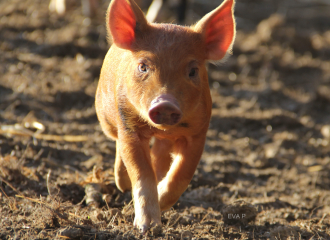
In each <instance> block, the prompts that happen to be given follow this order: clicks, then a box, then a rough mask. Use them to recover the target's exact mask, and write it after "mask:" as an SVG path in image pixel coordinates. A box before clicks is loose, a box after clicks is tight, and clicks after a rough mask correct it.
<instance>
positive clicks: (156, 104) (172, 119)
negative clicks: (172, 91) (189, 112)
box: [149, 96, 182, 125]
mask: <svg viewBox="0 0 330 240" xmlns="http://www.w3.org/2000/svg"><path fill="white" fill-rule="evenodd" d="M149 117H150V119H151V121H153V122H154V123H156V124H163V125H175V124H177V123H178V122H179V121H180V119H181V117H182V112H181V110H180V108H179V107H178V106H177V104H176V101H175V100H173V99H172V98H171V97H167V96H165V97H159V98H156V99H155V100H153V101H152V102H151V107H150V109H149Z"/></svg>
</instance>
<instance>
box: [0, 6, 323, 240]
mask: <svg viewBox="0 0 330 240" xmlns="http://www.w3.org/2000/svg"><path fill="white" fill-rule="evenodd" d="M219 2H220V1H200V0H194V1H190V5H189V11H188V17H187V24H188V23H191V22H193V21H195V20H197V19H198V18H199V17H201V16H202V15H203V14H205V13H206V12H208V11H209V10H211V9H213V8H214V7H216V6H217V5H218V4H219ZM107 5H108V1H104V2H102V4H101V6H100V9H99V15H98V16H97V17H95V18H93V19H88V18H85V17H84V16H82V14H81V9H80V5H79V1H77V2H75V1H70V6H69V9H68V12H67V14H66V15H65V16H63V17H60V16H57V15H56V14H53V13H49V11H48V1H43V0H4V1H1V2H0V62H1V65H0V239H330V213H329V211H330V142H329V141H330V15H329V12H330V4H329V2H328V1H322V0H311V1H302V0H301V1H294V0H288V1H276V0H268V1H266V0H264V1H262V0H251V1H247V0H238V1H237V4H236V11H235V14H236V19H237V29H238V32H237V37H236V42H235V45H234V49H233V56H230V57H229V58H228V60H227V62H226V63H224V64H220V66H218V67H216V66H213V65H209V77H210V81H209V82H210V88H211V93H212V97H213V114H212V119H211V123H210V129H209V131H208V133H207V141H206V145H205V152H204V154H203V156H202V159H201V162H200V164H199V166H198V169H197V170H196V174H195V176H194V178H193V180H192V181H191V184H190V185H189V187H188V189H187V191H186V192H185V193H184V194H183V196H182V197H181V198H180V200H179V202H178V203H177V204H175V205H174V207H173V208H172V209H171V210H170V211H167V212H164V213H163V215H162V222H163V228H159V227H154V228H152V229H150V231H149V232H148V233H147V234H146V235H141V234H140V233H139V232H138V231H137V230H136V229H134V228H133V224H132V222H133V218H134V212H133V208H132V203H131V196H130V193H126V194H123V193H121V192H119V191H118V190H117V189H116V187H115V185H114V179H113V174H112V170H113V163H114V156H115V143H114V142H112V141H110V140H108V139H106V137H105V136H104V135H103V133H102V131H101V128H100V126H99V124H98V121H97V118H96V115H95V108H94V94H95V89H96V86H97V82H98V77H99V72H100V68H101V65H102V61H103V58H104V56H105V53H106V51H107V49H108V44H107V42H106V32H105V27H104V25H105V24H104V13H105V10H106V8H107ZM163 15H164V16H165V15H166V14H165V13H164V14H163ZM166 21H173V18H171V17H170V18H167V19H166ZM86 202H87V203H86Z"/></svg>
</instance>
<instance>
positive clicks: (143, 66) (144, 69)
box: [139, 63, 148, 73]
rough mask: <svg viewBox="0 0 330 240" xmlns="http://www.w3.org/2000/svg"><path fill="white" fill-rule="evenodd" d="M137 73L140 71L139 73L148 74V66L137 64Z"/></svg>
mask: <svg viewBox="0 0 330 240" xmlns="http://www.w3.org/2000/svg"><path fill="white" fill-rule="evenodd" d="M139 71H140V72H141V73H146V72H148V66H147V65H146V64H144V63H140V64H139Z"/></svg>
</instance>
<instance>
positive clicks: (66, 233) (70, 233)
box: [58, 227, 84, 239]
mask: <svg viewBox="0 0 330 240" xmlns="http://www.w3.org/2000/svg"><path fill="white" fill-rule="evenodd" d="M83 235H84V234H83V231H82V230H81V229H80V228H72V227H68V228H65V229H63V230H60V232H59V234H58V236H59V237H60V238H70V239H79V238H82V237H83Z"/></svg>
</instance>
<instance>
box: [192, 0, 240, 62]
mask: <svg viewBox="0 0 330 240" xmlns="http://www.w3.org/2000/svg"><path fill="white" fill-rule="evenodd" d="M234 4H235V3H234V0H225V1H224V2H223V3H222V4H221V5H220V6H219V7H218V8H216V9H214V10H213V11H212V12H210V13H208V14H207V15H205V16H204V17H203V18H202V19H201V20H200V21H199V22H197V24H196V25H195V26H194V30H195V31H196V32H200V33H201V34H203V37H204V42H205V46H206V59H208V60H220V59H222V58H223V57H224V56H225V54H226V52H227V51H230V50H231V48H232V45H233V42H234V39H235V33H236V30H235V19H234V15H233V13H234Z"/></svg>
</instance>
